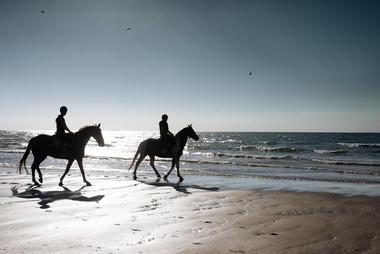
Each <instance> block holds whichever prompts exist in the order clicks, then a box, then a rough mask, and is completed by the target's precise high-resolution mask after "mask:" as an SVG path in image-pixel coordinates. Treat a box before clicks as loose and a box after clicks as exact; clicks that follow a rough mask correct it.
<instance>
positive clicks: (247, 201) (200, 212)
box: [0, 173, 380, 254]
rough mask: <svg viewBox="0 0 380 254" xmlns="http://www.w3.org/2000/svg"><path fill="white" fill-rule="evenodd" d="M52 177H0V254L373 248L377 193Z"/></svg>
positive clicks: (378, 229) (379, 225)
mask: <svg viewBox="0 0 380 254" xmlns="http://www.w3.org/2000/svg"><path fill="white" fill-rule="evenodd" d="M58 180H59V174H58V173H57V174H56V175H55V174H52V175H50V176H48V177H46V178H45V182H44V184H43V185H42V187H39V188H30V186H28V185H25V183H27V182H30V175H29V176H26V175H16V174H1V175H0V214H1V216H0V229H1V236H0V253H12V254H13V253H308V254H309V253H380V240H379V233H380V203H379V200H380V199H379V198H373V197H372V198H370V197H345V196H341V195H333V194H319V193H297V192H286V191H258V190H256V191H255V190H252V191H248V190H220V189H219V188H218V186H215V187H205V186H199V185H187V184H186V180H185V182H184V183H182V184H181V185H180V186H177V184H175V183H166V182H163V181H161V182H158V183H156V182H154V180H152V178H149V179H140V180H141V181H133V180H131V179H130V178H129V177H127V178H126V177H124V176H109V177H107V176H96V175H90V176H89V180H90V181H91V182H92V184H93V186H90V187H84V188H82V183H81V178H80V176H79V175H78V174H76V173H73V174H72V175H71V176H67V178H66V182H65V184H66V188H62V187H59V186H57V183H58ZM173 180H174V179H173Z"/></svg>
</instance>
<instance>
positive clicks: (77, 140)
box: [18, 124, 104, 186]
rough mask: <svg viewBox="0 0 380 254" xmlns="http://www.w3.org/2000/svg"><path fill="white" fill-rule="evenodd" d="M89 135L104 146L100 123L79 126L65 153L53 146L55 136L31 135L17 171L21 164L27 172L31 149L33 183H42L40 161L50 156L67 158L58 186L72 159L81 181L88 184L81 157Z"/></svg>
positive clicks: (61, 183)
mask: <svg viewBox="0 0 380 254" xmlns="http://www.w3.org/2000/svg"><path fill="white" fill-rule="evenodd" d="M91 137H93V138H94V139H95V140H96V142H97V143H98V145H99V146H104V139H103V135H102V131H101V129H100V124H98V125H93V126H86V127H83V128H81V129H80V130H79V131H77V132H76V133H74V134H73V135H72V142H71V144H70V147H69V148H68V151H67V153H65V154H63V153H62V148H61V147H55V146H54V139H56V137H54V136H49V135H45V134H41V135H38V136H36V137H33V138H31V139H30V140H29V143H28V147H27V148H26V151H25V153H24V156H23V157H22V159H21V160H20V164H19V166H18V170H19V173H20V174H21V170H22V169H21V168H22V166H23V167H24V168H25V170H26V173H28V170H27V168H26V159H27V158H28V155H29V153H30V151H32V153H33V157H34V160H33V163H32V180H33V183H34V184H35V185H37V186H39V185H40V183H41V184H42V182H43V179H42V174H41V170H40V164H41V162H42V161H44V160H45V159H46V157H47V156H50V157H53V158H57V159H66V160H68V163H67V166H66V170H65V172H64V173H63V175H62V177H61V178H60V181H59V185H60V186H63V178H65V176H66V174H67V173H68V172H69V170H70V167H71V165H72V164H73V162H74V160H76V161H77V163H78V166H79V168H80V172H81V174H82V178H83V182H85V183H86V185H87V186H90V185H91V183H90V182H89V181H87V180H86V176H85V174H84V169H83V157H84V148H85V147H86V145H87V143H88V141H89V140H90V138H91ZM36 170H37V172H38V175H39V182H37V181H36V178H35V171H36Z"/></svg>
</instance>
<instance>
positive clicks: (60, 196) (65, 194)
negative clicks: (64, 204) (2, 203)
mask: <svg viewBox="0 0 380 254" xmlns="http://www.w3.org/2000/svg"><path fill="white" fill-rule="evenodd" d="M85 187H86V186H82V187H81V188H79V189H78V190H75V191H71V190H70V189H69V188H67V187H63V186H62V188H63V190H62V191H40V190H38V189H36V188H34V186H31V187H28V188H26V189H25V191H23V192H18V190H17V187H16V186H14V187H12V188H11V191H12V195H13V196H15V197H19V198H39V199H40V200H41V201H39V202H38V204H39V205H40V208H41V209H47V208H49V207H50V206H49V204H50V203H53V202H54V201H57V200H64V199H68V200H76V201H84V202H99V201H100V200H101V199H102V198H103V197H104V195H96V196H93V197H86V196H83V195H82V193H81V191H82V190H83V188H85Z"/></svg>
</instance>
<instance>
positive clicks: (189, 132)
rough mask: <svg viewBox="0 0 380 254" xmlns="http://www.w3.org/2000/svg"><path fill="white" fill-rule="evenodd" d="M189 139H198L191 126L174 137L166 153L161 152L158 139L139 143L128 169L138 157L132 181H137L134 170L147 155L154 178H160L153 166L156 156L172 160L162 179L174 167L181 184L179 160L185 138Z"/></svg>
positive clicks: (160, 143)
mask: <svg viewBox="0 0 380 254" xmlns="http://www.w3.org/2000/svg"><path fill="white" fill-rule="evenodd" d="M189 137H190V138H192V139H194V140H195V141H197V140H199V137H198V135H197V134H196V133H195V131H194V130H193V127H192V126H191V124H190V125H189V126H187V127H185V128H183V129H182V130H181V131H179V132H178V133H177V134H176V135H175V136H174V140H175V144H174V146H173V147H172V148H171V149H169V151H168V152H166V153H165V152H162V146H163V144H162V141H161V140H160V139H154V138H149V139H146V140H144V141H143V142H141V143H140V145H139V147H138V149H137V151H136V154H135V156H134V157H133V161H132V164H131V166H130V167H129V169H131V168H132V166H133V163H134V162H135V160H136V158H137V156H138V155H140V156H139V158H138V159H137V162H136V165H135V170H134V171H133V179H134V180H136V179H137V176H136V170H137V168H138V167H139V165H140V163H141V161H142V160H143V159H144V158H145V157H146V156H147V155H148V156H149V158H150V166H151V167H152V168H153V170H154V173H156V176H157V177H158V178H161V175H160V174H159V173H158V171H157V169H156V167H155V166H154V157H155V156H158V157H161V158H172V167H171V168H170V170H169V172H168V173H167V174H166V175H165V176H164V179H165V180H167V178H168V176H169V175H170V173H171V172H172V170H173V168H174V165H175V166H176V168H177V176H178V177H179V181H180V182H182V181H183V177H182V176H181V175H180V173H179V158H180V157H181V156H182V153H183V149H184V147H185V145H186V142H187V138H189Z"/></svg>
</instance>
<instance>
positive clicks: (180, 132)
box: [175, 126, 189, 136]
mask: <svg viewBox="0 0 380 254" xmlns="http://www.w3.org/2000/svg"><path fill="white" fill-rule="evenodd" d="M187 128H189V126H187V127H185V128H183V129H182V130H180V131H179V132H177V134H175V136H178V135H180V134H182V133H183V132H184V131H185V130H186V129H187Z"/></svg>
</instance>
